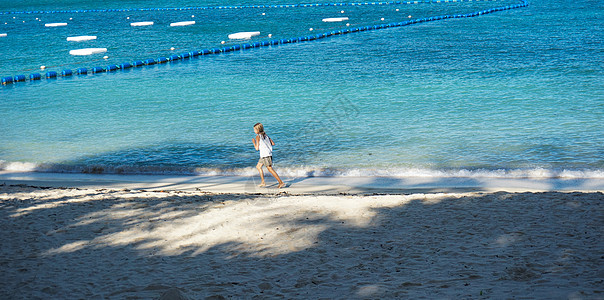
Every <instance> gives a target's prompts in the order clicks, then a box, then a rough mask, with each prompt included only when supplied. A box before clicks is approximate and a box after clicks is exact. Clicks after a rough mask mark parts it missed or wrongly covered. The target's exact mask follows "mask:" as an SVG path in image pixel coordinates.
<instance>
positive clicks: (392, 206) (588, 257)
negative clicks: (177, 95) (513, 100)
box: [0, 181, 604, 299]
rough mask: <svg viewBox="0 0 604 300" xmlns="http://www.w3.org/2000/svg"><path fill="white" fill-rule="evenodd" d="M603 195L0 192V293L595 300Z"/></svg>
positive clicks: (602, 266)
mask: <svg viewBox="0 0 604 300" xmlns="http://www.w3.org/2000/svg"><path fill="white" fill-rule="evenodd" d="M63 183H66V184H69V183H70V184H75V183H74V182H73V181H71V182H63ZM106 183H107V182H105V184H106ZM0 184H1V182H0ZM80 184H81V183H80ZM122 184H123V183H122ZM222 188H223V189H225V186H224V185H223V186H222ZM603 201H604V194H602V193H601V192H592V193H582V192H568V193H562V192H547V193H528V192H525V193H509V192H496V193H482V192H476V193H432V194H421V193H416V194H410V195H321V194H316V193H311V194H307V195H283V194H280V195H279V194H270V193H267V194H249V193H247V194H246V193H241V194H211V193H205V192H200V191H167V192H160V191H141V190H137V191H127V190H111V189H73V188H66V189H60V188H49V189H45V188H34V187H29V186H25V185H18V186H15V185H12V186H11V185H9V184H5V185H0V213H2V216H1V217H0V241H1V243H2V247H0V274H2V275H1V276H2V279H3V280H2V284H1V285H0V298H2V299H97V298H110V299H127V298H128V299H160V297H162V295H163V297H162V299H178V298H179V297H186V298H188V299H205V298H206V297H211V298H210V299H222V297H224V298H231V297H232V298H235V299H242V298H243V299H253V298H255V297H257V298H277V299H280V298H286V299H320V298H327V299H354V298H372V299H383V298H411V299H417V298H426V299H440V298H452V299H462V298H463V299H466V298H467V299H482V298H492V299H501V298H530V299H533V298H542V299H551V298H555V299H566V298H571V299H604V236H603V235H604V209H603V208H604V207H603ZM212 297H213V298H212Z"/></svg>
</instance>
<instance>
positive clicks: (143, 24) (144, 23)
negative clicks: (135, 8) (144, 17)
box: [130, 21, 153, 26]
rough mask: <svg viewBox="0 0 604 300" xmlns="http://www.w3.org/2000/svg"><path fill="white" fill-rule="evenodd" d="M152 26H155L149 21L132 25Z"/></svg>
mask: <svg viewBox="0 0 604 300" xmlns="http://www.w3.org/2000/svg"><path fill="white" fill-rule="evenodd" d="M151 25H153V22H149V21H147V22H133V23H130V26H151Z"/></svg>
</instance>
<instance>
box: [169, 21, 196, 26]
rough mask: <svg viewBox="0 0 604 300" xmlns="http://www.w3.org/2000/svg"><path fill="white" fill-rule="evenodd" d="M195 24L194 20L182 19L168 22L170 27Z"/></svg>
mask: <svg viewBox="0 0 604 300" xmlns="http://www.w3.org/2000/svg"><path fill="white" fill-rule="evenodd" d="M193 24H195V21H184V22H174V23H170V26H171V27H175V26H189V25H193Z"/></svg>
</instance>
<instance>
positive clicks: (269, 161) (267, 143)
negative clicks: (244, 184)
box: [252, 123, 285, 188]
mask: <svg viewBox="0 0 604 300" xmlns="http://www.w3.org/2000/svg"><path fill="white" fill-rule="evenodd" d="M254 132H255V133H256V137H255V138H254V139H253V140H252V142H253V143H254V148H256V151H260V160H258V164H257V165H256V169H258V172H260V179H261V181H260V185H259V186H260V187H264V186H266V183H265V182H264V172H262V166H265V167H266V169H267V170H268V171H269V172H271V174H273V176H274V177H275V179H277V181H278V182H279V188H282V187H285V183H283V181H281V178H279V175H277V172H275V170H274V169H273V146H274V145H275V142H273V140H272V139H271V138H270V137H268V135H267V134H266V132H264V126H262V123H256V125H254Z"/></svg>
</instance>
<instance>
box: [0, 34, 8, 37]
mask: <svg viewBox="0 0 604 300" xmlns="http://www.w3.org/2000/svg"><path fill="white" fill-rule="evenodd" d="M7 35H8V34H6V33H0V37H5V36H7Z"/></svg>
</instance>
